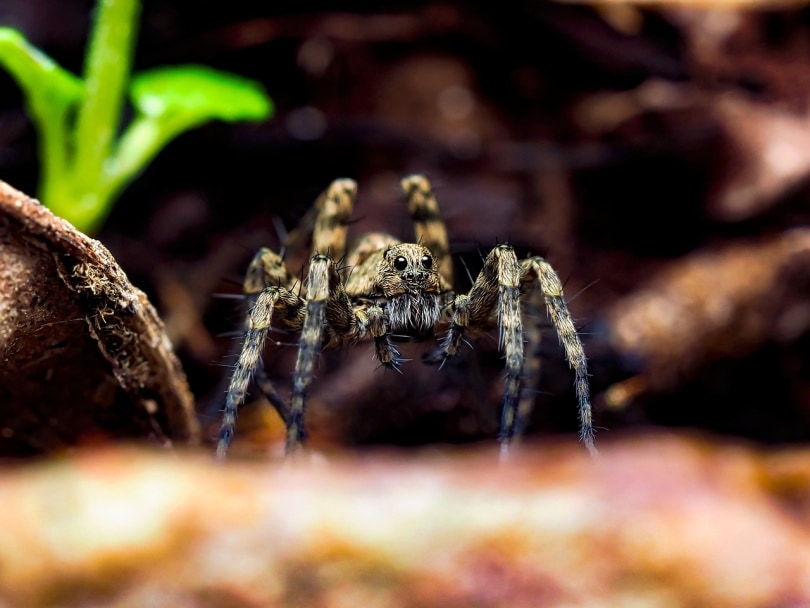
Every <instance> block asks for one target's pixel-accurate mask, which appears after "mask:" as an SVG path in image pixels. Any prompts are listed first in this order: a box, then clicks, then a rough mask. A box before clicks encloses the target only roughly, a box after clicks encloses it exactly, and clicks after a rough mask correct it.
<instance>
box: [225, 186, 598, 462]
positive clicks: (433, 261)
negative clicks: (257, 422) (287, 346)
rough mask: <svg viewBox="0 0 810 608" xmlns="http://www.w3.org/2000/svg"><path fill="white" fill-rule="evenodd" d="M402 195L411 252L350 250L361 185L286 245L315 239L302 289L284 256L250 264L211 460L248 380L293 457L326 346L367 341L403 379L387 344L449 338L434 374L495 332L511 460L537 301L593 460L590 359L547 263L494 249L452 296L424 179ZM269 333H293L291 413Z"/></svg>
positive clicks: (328, 197) (535, 340) (311, 216)
mask: <svg viewBox="0 0 810 608" xmlns="http://www.w3.org/2000/svg"><path fill="white" fill-rule="evenodd" d="M402 188H403V190H404V191H405V195H406V198H407V201H408V210H409V213H410V216H411V219H412V220H413V223H414V227H415V233H416V234H415V237H416V239H415V240H416V242H415V243H402V242H400V241H399V240H397V239H395V238H394V237H392V236H390V235H387V234H383V233H371V234H367V235H365V236H364V237H362V238H360V239H359V240H358V241H357V242H356V244H355V245H354V246H353V247H352V248H351V249H350V250H349V251H348V252H347V251H346V228H347V225H348V222H349V216H350V215H351V212H352V206H353V204H354V198H355V194H356V192H357V185H356V184H355V182H353V181H352V180H349V179H339V180H336V181H334V182H333V183H332V184H331V185H330V186H329V188H327V190H326V191H325V192H324V193H323V194H322V195H321V196H320V197H319V198H318V200H317V201H316V203H315V206H314V208H313V209H312V211H311V212H310V213H308V214H307V216H305V218H304V222H303V225H302V226H301V227H299V228H298V229H296V230H295V231H293V232H291V233H290V235H289V236H288V239H287V243H288V244H289V243H291V242H293V241H300V240H301V239H302V238H304V237H303V235H304V233H309V232H310V231H311V232H312V251H313V255H312V259H311V261H310V264H309V271H308V276H307V280H306V284H305V285H304V286H303V287H302V286H300V285H299V286H298V287H296V281H295V280H294V278H293V276H292V275H291V274H290V273H289V271H288V270H287V267H286V265H285V264H284V261H283V260H282V258H281V256H280V255H279V254H277V253H275V252H273V251H271V250H269V249H261V250H260V251H259V252H258V253H257V254H256V256H255V257H254V258H253V260H252V262H251V263H250V266H249V268H248V271H247V273H246V276H245V282H244V292H245V294H247V295H248V296H249V297H251V298H253V299H254V302H253V305H252V308H251V309H250V313H249V315H248V319H247V332H246V336H245V340H244V344H243V346H242V351H241V353H240V355H239V360H238V362H237V363H236V367H235V369H234V371H233V376H232V377H231V382H230V386H229V388H228V394H227V398H226V401H225V408H224V412H223V416H222V426H221V429H220V433H219V440H218V443H217V457H218V458H220V459H222V458H224V457H225V456H226V455H227V452H228V448H229V447H230V444H231V440H232V439H233V435H234V427H235V425H236V412H237V409H238V407H239V405H240V404H241V403H242V402H243V401H244V399H245V395H246V392H247V388H248V385H249V383H250V380H251V377H253V378H254V380H255V383H256V385H257V386H258V387H259V389H260V390H261V392H262V393H263V394H264V395H265V396H266V397H267V399H268V400H269V401H270V402H271V403H272V404H273V406H274V407H275V408H276V410H277V411H278V412H279V415H280V416H281V417H282V419H283V420H284V423H285V424H286V427H287V438H286V451H287V453H288V454H289V453H291V452H293V451H294V450H295V449H296V448H297V447H298V446H299V445H301V443H302V442H303V441H304V439H305V437H306V432H305V430H304V412H305V397H306V391H307V386H308V385H309V384H310V382H311V380H312V377H313V373H314V369H315V366H316V363H317V360H318V355H319V353H320V351H321V349H322V348H324V347H331V346H339V345H342V344H345V343H356V342H358V341H361V340H373V341H374V347H375V350H376V357H377V359H378V360H379V361H380V363H381V364H382V365H384V366H386V367H390V368H394V369H398V368H399V366H400V365H401V364H402V363H403V361H404V360H403V359H402V358H401V357H400V354H399V352H398V350H397V348H396V346H395V345H394V344H393V343H392V336H393V337H396V338H397V339H400V338H402V337H403V336H405V337H410V338H425V337H427V336H430V335H432V334H433V332H434V331H436V330H439V331H444V332H445V335H444V337H443V339H442V340H441V343H440V344H439V345H438V346H437V348H436V349H435V350H434V351H433V352H432V353H430V354H428V355H426V356H425V357H424V360H425V362H426V363H430V364H439V365H441V364H443V363H444V362H445V361H446V360H447V359H449V358H450V357H453V356H455V355H456V353H457V352H458V350H459V348H460V346H461V344H462V342H463V341H464V337H465V334H467V333H468V332H469V333H471V334H474V333H476V332H481V331H485V330H488V329H490V328H493V327H497V328H498V329H499V331H500V342H499V344H500V348H501V350H502V351H503V352H504V357H505V361H506V379H505V390H504V397H503V408H502V413H501V429H500V434H499V440H500V443H501V452H502V453H503V454H506V453H507V451H508V447H509V444H510V443H511V442H512V440H513V439H514V438H515V437H516V436H518V435H519V434H520V433H521V432H522V430H523V427H524V426H525V424H526V421H527V418H528V415H529V413H530V411H531V408H532V404H533V400H534V394H533V390H532V389H533V388H534V387H535V385H536V384H537V381H538V377H539V370H540V364H539V360H537V357H536V356H532V357H530V358H529V359H528V361H527V363H526V365H525V366H524V354H523V353H524V342H526V343H527V344H528V352H529V353H531V354H532V355H535V353H537V350H538V346H539V342H540V329H539V327H538V326H537V323H536V322H532V323H528V324H527V326H526V327H525V328H524V324H523V316H524V315H525V317H526V318H527V319H537V318H538V317H539V315H540V308H541V307H542V306H543V303H545V308H546V310H547V311H548V316H549V317H550V319H551V321H552V323H553V324H554V327H555V328H556V330H557V334H558V335H559V338H560V341H561V343H562V346H563V348H564V350H565V355H566V357H567V359H568V362H569V364H570V366H571V367H572V368H573V370H574V374H575V382H574V385H575V390H576V395H577V399H578V401H579V418H580V438H581V440H582V441H583V443H584V444H585V446H586V447H587V448H588V450H589V451H590V452H592V453H593V452H595V451H596V450H595V447H594V438H593V435H594V431H593V425H592V421H591V405H590V397H589V386H588V367H587V361H586V359H585V353H584V351H583V349H582V344H581V342H580V340H579V337H578V335H577V332H576V329H575V328H574V324H573V322H572V321H571V316H570V314H569V313H568V309H567V307H566V305H565V300H564V299H563V288H562V284H561V282H560V279H559V277H558V276H557V273H556V272H555V271H554V269H553V268H552V267H551V266H550V265H549V264H548V262H546V261H545V260H544V259H543V258H540V257H531V258H528V259H525V260H522V261H519V260H518V259H517V256H516V255H515V252H514V250H513V249H512V247H510V246H509V245H506V244H501V245H497V246H496V247H495V248H494V249H493V250H492V251H491V252H490V253H489V255H488V256H487V257H486V259H485V260H484V266H483V269H482V270H481V272H480V274H479V275H478V277H477V278H476V280H475V282H474V284H473V286H472V289H470V291H469V292H468V293H462V294H455V293H454V292H453V291H452V290H451V280H452V275H453V268H452V260H451V257H450V253H449V250H448V243H447V230H446V229H445V226H444V223H443V222H442V220H441V217H440V215H439V207H438V204H437V202H436V197H435V196H434V194H433V190H432V189H431V186H430V183H429V182H428V180H427V179H426V178H425V177H423V176H420V175H412V176H410V177H406V178H405V179H403V180H402ZM521 308H522V309H523V310H522V311H521ZM271 327H273V328H276V329H286V330H292V331H295V332H299V333H300V338H299V342H298V356H297V360H296V363H295V371H294V373H293V388H292V396H291V399H290V401H289V403H288V402H287V401H285V400H284V399H283V398H282V397H281V395H280V394H279V393H278V391H276V389H275V388H274V387H273V385H272V383H271V382H270V381H269V380H268V378H267V376H266V374H265V371H264V367H263V363H262V350H263V348H264V343H265V339H266V337H267V333H268V331H269V330H270V329H271ZM521 387H523V390H521Z"/></svg>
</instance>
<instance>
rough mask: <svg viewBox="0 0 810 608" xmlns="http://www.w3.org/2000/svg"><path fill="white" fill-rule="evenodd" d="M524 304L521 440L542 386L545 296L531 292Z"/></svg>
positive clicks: (518, 430)
mask: <svg viewBox="0 0 810 608" xmlns="http://www.w3.org/2000/svg"><path fill="white" fill-rule="evenodd" d="M522 304H523V319H524V323H523V339H524V342H525V347H524V350H525V352H526V357H525V359H524V361H523V386H522V388H521V390H520V400H519V401H518V409H517V418H516V419H515V438H516V439H519V438H520V437H522V436H523V435H524V433H525V431H526V427H527V426H528V425H529V419H530V418H531V415H532V411H533V410H534V401H535V398H536V394H535V393H536V392H537V387H538V386H540V372H541V359H540V344H541V342H542V339H543V333H542V331H541V322H540V315H541V308H542V305H543V295H542V293H541V292H539V291H538V290H536V289H533V290H530V291H529V292H528V293H527V294H526V295H524V296H523V299H522Z"/></svg>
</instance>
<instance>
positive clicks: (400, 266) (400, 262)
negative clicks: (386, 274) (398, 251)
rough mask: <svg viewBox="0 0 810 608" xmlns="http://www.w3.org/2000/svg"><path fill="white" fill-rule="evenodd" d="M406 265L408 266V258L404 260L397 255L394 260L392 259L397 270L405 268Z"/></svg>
mask: <svg viewBox="0 0 810 608" xmlns="http://www.w3.org/2000/svg"><path fill="white" fill-rule="evenodd" d="M407 267H408V260H406V259H405V258H403V257H402V256H399V257H397V259H396V260H394V268H396V269H397V270H405V269H406V268H407Z"/></svg>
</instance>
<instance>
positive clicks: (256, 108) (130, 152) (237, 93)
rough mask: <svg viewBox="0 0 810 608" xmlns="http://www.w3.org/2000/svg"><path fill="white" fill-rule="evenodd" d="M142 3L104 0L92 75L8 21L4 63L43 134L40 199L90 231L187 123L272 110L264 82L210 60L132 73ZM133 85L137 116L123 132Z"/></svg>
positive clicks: (0, 31) (1, 48)
mask: <svg viewBox="0 0 810 608" xmlns="http://www.w3.org/2000/svg"><path fill="white" fill-rule="evenodd" d="M139 9H140V2H139V0H99V4H98V6H97V7H96V19H95V24H94V28H93V32H92V34H91V38H90V43H89V46H88V51H87V54H86V57H85V67H84V76H83V78H78V77H76V76H74V75H73V74H71V73H70V72H68V71H66V70H64V69H62V68H61V67H59V66H58V65H57V64H56V63H55V62H54V61H53V60H51V59H50V58H49V57H47V56H46V55H44V54H43V53H41V52H40V51H39V50H38V49H36V48H35V47H33V46H31V45H30V44H28V42H27V41H26V39H25V37H24V36H23V35H22V34H21V33H20V32H18V31H17V30H15V29H13V28H8V27H0V65H2V66H3V67H5V69H6V70H8V71H9V72H10V73H11V74H12V75H13V76H14V78H15V79H16V80H17V83H18V84H19V86H20V88H21V89H22V90H23V93H24V95H25V99H26V106H27V109H28V113H29V115H30V117H31V119H32V120H33V121H34V123H35V125H36V127H37V132H38V135H39V155H40V160H41V165H42V166H41V176H40V186H39V198H40V199H41V200H42V201H43V202H44V203H45V204H47V205H48V206H49V207H50V208H51V209H52V210H53V211H54V213H56V214H57V215H61V216H62V217H64V218H66V219H68V220H69V221H70V222H72V223H73V224H74V225H75V226H76V227H77V228H78V229H79V230H82V231H84V232H93V231H94V230H96V229H97V228H98V227H99V226H100V225H101V223H102V222H103V221H104V219H105V218H106V217H107V215H108V213H109V211H110V209H111V208H112V204H113V202H114V201H115V198H116V197H117V196H118V194H119V193H120V192H121V191H122V190H123V189H124V188H125V187H126V186H127V184H129V182H131V181H132V180H133V179H134V178H135V177H136V176H137V175H138V174H139V173H140V172H141V171H142V170H143V169H144V168H145V167H146V165H147V164H148V163H149V162H150V161H151V160H152V159H153V158H154V156H155V155H156V154H157V153H158V152H159V151H160V150H161V148H163V147H164V146H165V145H166V144H167V143H168V142H169V141H171V140H172V139H174V138H175V137H177V136H178V135H180V134H181V133H183V132H184V131H186V130H188V129H191V128H194V127H196V126H199V125H200V124H202V123H204V122H208V121H210V120H214V119H218V120H224V121H229V122H234V121H238V120H264V119H266V118H268V117H269V116H270V115H271V114H272V111H273V106H272V102H271V100H270V98H269V97H268V96H267V95H266V93H265V92H264V90H263V89H262V87H261V85H259V84H258V83H256V82H253V81H250V80H247V79H244V78H241V77H238V76H235V75H233V74H228V73H225V72H219V71H216V70H213V69H211V68H208V67H205V66H198V65H185V66H176V67H163V68H158V69H154V70H150V71H146V72H141V73H139V74H136V75H134V76H133V77H132V78H130V66H131V61H132V49H133V45H134V40H135V37H136V29H137V23H138V17H139V15H138V13H139ZM127 88H128V90H129V99H130V102H131V104H132V107H133V112H134V117H133V119H132V120H131V122H130V123H129V124H128V125H127V126H126V127H125V128H124V129H123V131H122V132H121V133H120V135H118V133H119V128H120V124H119V123H120V119H121V110H122V107H123V104H124V95H125V92H126V90H127Z"/></svg>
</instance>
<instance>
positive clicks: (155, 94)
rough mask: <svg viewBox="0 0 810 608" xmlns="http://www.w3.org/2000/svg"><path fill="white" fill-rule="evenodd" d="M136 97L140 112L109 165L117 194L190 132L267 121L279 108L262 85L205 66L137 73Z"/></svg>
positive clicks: (132, 91) (134, 102)
mask: <svg viewBox="0 0 810 608" xmlns="http://www.w3.org/2000/svg"><path fill="white" fill-rule="evenodd" d="M130 99H131V101H132V105H134V106H135V109H136V111H137V114H136V117H135V120H133V122H132V123H131V124H130V125H129V127H128V128H127V130H126V131H125V132H124V133H123V135H122V136H121V141H120V143H119V146H118V149H117V150H116V153H115V155H114V158H113V161H112V162H111V163H110V164H109V167H110V173H109V176H110V182H109V186H110V189H111V191H112V192H115V191H117V190H119V189H120V188H121V187H122V186H123V185H124V184H126V183H127V182H128V181H129V180H131V179H133V178H134V177H135V176H136V175H137V174H138V173H140V172H141V171H142V170H143V168H144V167H145V166H146V165H147V164H148V163H149V162H150V161H151V160H152V158H153V157H154V156H155V155H156V154H157V153H158V152H159V151H160V150H161V149H162V148H163V147H164V146H166V144H168V143H169V142H170V141H171V140H172V139H174V138H175V137H177V136H178V135H180V134H181V133H183V132H184V131H187V130H189V129H192V128H194V127H196V126H199V125H200V124H202V123H205V122H208V121H210V120H223V121H226V122H235V121H239V120H253V121H260V120H265V119H266V118H269V117H270V115H271V114H272V112H273V102H272V101H271V100H270V98H269V97H268V96H267V93H265V91H264V88H263V87H262V86H261V85H260V84H259V83H257V82H255V81H252V80H248V79H247V78H241V77H239V76H236V75H234V74H229V73H226V72H220V71H217V70H214V69H211V68H208V67H205V66H199V65H185V66H177V67H165V68H157V69H154V70H150V71H148V72H141V73H140V74H136V75H135V76H134V77H133V78H132V83H131V86H130Z"/></svg>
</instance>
